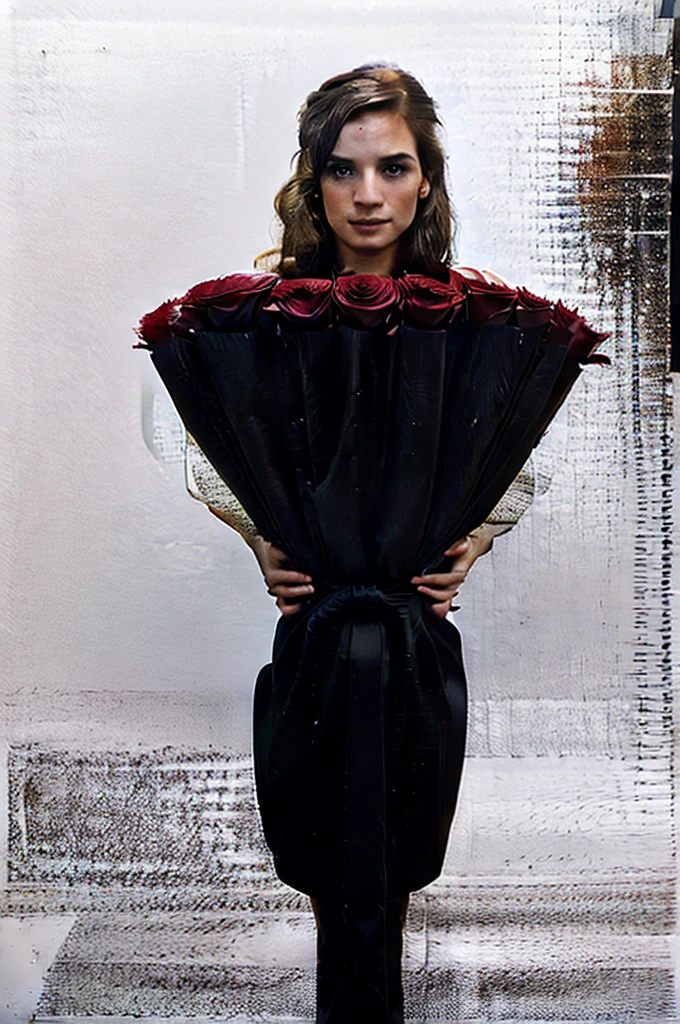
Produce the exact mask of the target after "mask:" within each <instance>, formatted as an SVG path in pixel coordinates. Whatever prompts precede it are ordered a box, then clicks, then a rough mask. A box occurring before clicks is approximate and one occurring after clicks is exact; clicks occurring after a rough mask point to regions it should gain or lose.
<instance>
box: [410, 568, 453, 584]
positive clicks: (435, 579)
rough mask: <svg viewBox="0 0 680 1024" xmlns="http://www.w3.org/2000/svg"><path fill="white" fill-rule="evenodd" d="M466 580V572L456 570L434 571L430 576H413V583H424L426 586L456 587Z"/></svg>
mask: <svg viewBox="0 0 680 1024" xmlns="http://www.w3.org/2000/svg"><path fill="white" fill-rule="evenodd" d="M464 580H465V573H464V572H462V571H460V570H456V571H454V572H433V573H432V574H430V575H428V576H412V577H411V583H413V584H414V585H415V586H418V585H419V584H422V585H423V586H426V587H444V588H448V587H456V586H459V585H460V584H461V583H463V581H464Z"/></svg>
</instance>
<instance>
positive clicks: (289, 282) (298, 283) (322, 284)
mask: <svg viewBox="0 0 680 1024" xmlns="http://www.w3.org/2000/svg"><path fill="white" fill-rule="evenodd" d="M332 288H333V282H332V281H330V280H328V279H326V278H320V277H298V278H288V279H284V280H282V281H279V282H278V284H277V285H276V287H275V288H274V290H273V292H272V293H271V298H270V306H269V307H268V308H274V309H276V310H277V311H278V312H279V313H280V314H281V318H282V320H283V322H284V323H285V324H287V325H288V326H290V327H293V328H296V327H297V328H306V327H327V326H328V325H329V324H330V319H331V316H330V312H331V291H332Z"/></svg>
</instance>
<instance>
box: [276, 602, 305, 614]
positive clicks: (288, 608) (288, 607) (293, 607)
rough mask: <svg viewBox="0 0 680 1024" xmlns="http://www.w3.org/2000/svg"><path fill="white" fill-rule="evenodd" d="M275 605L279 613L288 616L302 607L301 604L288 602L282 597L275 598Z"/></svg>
mask: <svg viewBox="0 0 680 1024" xmlns="http://www.w3.org/2000/svg"><path fill="white" fill-rule="evenodd" d="M276 607H277V608H278V609H279V611H280V612H281V614H282V615H283V616H285V617H286V618H288V617H289V616H290V615H295V613H296V612H299V611H300V609H301V608H302V605H301V604H288V603H287V602H286V601H285V600H284V599H283V598H282V597H278V598H277V599H276Z"/></svg>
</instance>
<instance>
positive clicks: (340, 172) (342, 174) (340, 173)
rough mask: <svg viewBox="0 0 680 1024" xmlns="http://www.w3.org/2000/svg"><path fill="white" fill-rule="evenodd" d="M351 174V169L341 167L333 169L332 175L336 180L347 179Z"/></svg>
mask: <svg viewBox="0 0 680 1024" xmlns="http://www.w3.org/2000/svg"><path fill="white" fill-rule="evenodd" d="M351 173H352V168H351V167H343V166H342V165H340V166H336V167H334V168H333V174H334V175H335V177H336V178H349V176H350V174H351Z"/></svg>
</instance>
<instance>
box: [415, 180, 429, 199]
mask: <svg viewBox="0 0 680 1024" xmlns="http://www.w3.org/2000/svg"><path fill="white" fill-rule="evenodd" d="M429 194H430V183H429V181H428V180H427V178H423V180H422V181H421V183H420V188H419V189H418V198H419V199H424V198H425V197H426V196H429Z"/></svg>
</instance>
